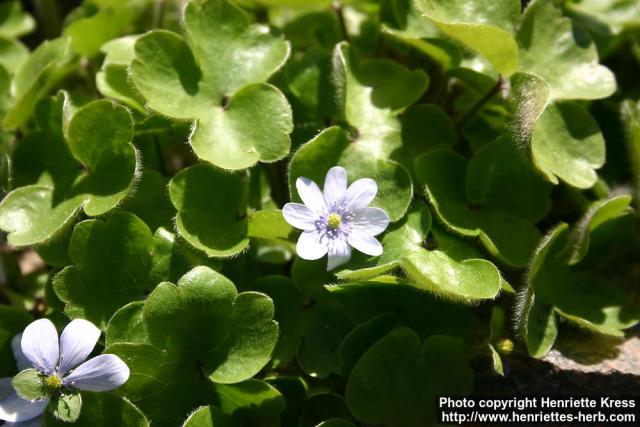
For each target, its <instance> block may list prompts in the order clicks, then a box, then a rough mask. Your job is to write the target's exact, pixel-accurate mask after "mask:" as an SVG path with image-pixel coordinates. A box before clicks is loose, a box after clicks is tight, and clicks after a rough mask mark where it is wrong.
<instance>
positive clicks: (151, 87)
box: [131, 0, 293, 169]
mask: <svg viewBox="0 0 640 427" xmlns="http://www.w3.org/2000/svg"><path fill="white" fill-rule="evenodd" d="M184 30H185V36H186V40H185V39H183V38H182V37H181V36H179V35H178V34H176V33H172V32H169V31H164V30H155V31H151V32H149V33H147V34H145V35H143V36H142V37H140V38H139V39H138V40H137V41H136V43H135V58H134V60H133V62H132V65H131V78H132V81H133V83H134V84H135V86H136V88H137V90H138V91H139V92H140V93H141V94H142V96H143V97H144V98H145V99H146V101H147V105H148V106H149V107H150V108H151V109H153V110H155V111H157V112H159V113H160V114H164V115H167V116H170V117H173V118H176V119H186V120H193V121H194V125H195V126H194V131H193V133H192V135H191V138H190V142H191V145H192V147H193V149H194V151H195V153H196V154H197V155H198V157H200V158H201V159H203V160H207V161H209V162H211V163H213V164H215V165H216V166H219V167H222V168H224V169H243V168H247V167H249V166H252V165H254V164H255V163H257V162H258V161H265V162H273V161H276V160H279V159H281V158H283V157H284V156H285V155H286V154H287V153H288V152H289V146H290V141H289V136H288V135H289V133H291V131H292V130H293V124H292V119H291V108H290V107H289V104H288V102H287V100H286V98H285V97H284V95H282V93H281V92H280V91H279V90H278V89H277V88H275V87H274V86H271V85H269V84H266V83H265V82H266V81H267V79H268V78H269V77H270V76H271V75H272V74H273V73H274V72H275V71H276V70H278V69H279V68H280V67H281V66H282V65H283V63H284V62H285V60H286V59H287V57H288V55H289V45H288V43H287V42H286V41H284V39H283V38H282V37H281V36H278V35H275V34H273V33H272V32H271V31H270V29H269V28H268V27H266V26H264V25H261V24H251V25H250V24H249V21H248V19H247V17H246V16H245V15H244V13H243V12H242V11H241V10H240V9H238V8H237V7H236V6H234V5H232V4H231V3H229V2H228V1H227V0H205V1H197V0H192V1H191V2H189V3H188V4H187V6H186V7H185V9H184ZM240 53H241V54H240Z"/></svg>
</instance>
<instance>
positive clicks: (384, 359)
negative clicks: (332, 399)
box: [346, 327, 473, 426]
mask: <svg viewBox="0 0 640 427" xmlns="http://www.w3.org/2000/svg"><path fill="white" fill-rule="evenodd" d="M468 363H469V360H468V351H467V350H466V349H465V347H464V344H463V343H462V342H461V341H460V340H458V339H455V338H451V337H448V336H445V335H436V336H433V337H430V338H428V339H426V340H425V341H424V343H421V340H420V338H419V337H418V335H416V333H415V332H413V331H412V330H411V329H409V328H405V327H401V328H397V329H395V330H393V331H392V332H390V333H389V334H388V335H386V336H385V337H384V338H382V339H381V340H379V341H378V342H376V343H375V344H374V345H373V346H371V347H370V348H369V350H367V352H366V353H365V354H364V355H363V356H362V358H361V359H360V360H359V361H358V363H357V364H356V366H355V367H354V368H353V371H352V372H351V375H350V376H349V381H348V383H347V391H346V399H347V405H348V406H349V409H350V410H351V412H352V413H353V414H354V415H355V417H356V418H357V419H358V420H359V421H361V422H363V423H366V424H383V425H388V426H406V425H430V424H431V423H432V422H434V421H435V414H436V405H435V402H436V401H435V399H436V396H441V395H444V396H447V395H462V394H465V393H468V392H469V391H470V390H471V386H472V384H473V371H472V370H471V368H470V367H469V365H468Z"/></svg>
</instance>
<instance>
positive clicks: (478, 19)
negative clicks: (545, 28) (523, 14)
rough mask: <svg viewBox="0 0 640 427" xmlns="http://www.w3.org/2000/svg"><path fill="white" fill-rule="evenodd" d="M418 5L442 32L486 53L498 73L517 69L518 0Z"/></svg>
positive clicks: (440, 0) (429, 0)
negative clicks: (516, 30)
mask: <svg viewBox="0 0 640 427" xmlns="http://www.w3.org/2000/svg"><path fill="white" fill-rule="evenodd" d="M416 6H417V8H418V10H419V11H420V12H421V13H422V16H423V17H424V18H426V19H428V20H429V21H430V22H432V23H434V24H435V25H436V27H438V29H439V30H440V31H442V32H443V33H445V34H446V35H448V36H449V37H452V38H453V39H455V40H457V41H459V42H461V43H463V44H465V45H466V46H468V47H470V48H471V49H473V50H474V51H476V52H477V53H479V54H480V55H483V56H484V57H485V58H486V59H487V60H488V61H489V62H491V64H492V65H493V66H494V67H495V69H496V70H497V71H498V72H499V73H501V74H505V75H511V74H513V73H514V72H515V71H516V68H517V66H518V45H517V43H516V40H515V38H514V35H513V33H514V29H515V27H516V23H517V21H518V18H519V16H520V2H519V1H517V0H499V1H492V0H482V1H474V2H468V1H464V0H419V1H417V2H416Z"/></svg>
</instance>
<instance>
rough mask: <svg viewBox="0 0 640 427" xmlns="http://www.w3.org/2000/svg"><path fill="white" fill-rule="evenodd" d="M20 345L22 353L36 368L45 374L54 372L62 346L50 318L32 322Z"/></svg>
mask: <svg viewBox="0 0 640 427" xmlns="http://www.w3.org/2000/svg"><path fill="white" fill-rule="evenodd" d="M20 346H21V348H22V353H24V355H25V357H26V358H27V359H29V361H30V362H31V365H32V366H33V367H34V368H36V369H37V370H39V371H41V372H43V373H45V374H52V373H53V372H54V371H55V369H56V365H57V364H58V358H59V356H60V348H59V346H58V332H57V331H56V327H55V326H53V323H51V321H50V320H49V319H38V320H36V321H35V322H31V323H30V324H29V326H27V327H26V328H25V329H24V332H23V333H22V340H21V343H20Z"/></svg>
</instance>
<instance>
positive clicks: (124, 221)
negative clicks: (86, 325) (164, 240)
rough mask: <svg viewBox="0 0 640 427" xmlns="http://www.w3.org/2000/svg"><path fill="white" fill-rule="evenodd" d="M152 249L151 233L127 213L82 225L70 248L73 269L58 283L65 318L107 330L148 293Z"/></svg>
mask: <svg viewBox="0 0 640 427" xmlns="http://www.w3.org/2000/svg"><path fill="white" fill-rule="evenodd" d="M151 244H152V235H151V231H149V228H148V227H147V226H146V225H145V223H144V222H142V221H141V220H140V219H139V218H137V217H136V216H135V215H132V214H129V213H114V214H112V215H110V216H108V217H107V219H106V221H103V220H100V219H93V220H88V221H83V222H81V223H79V224H78V225H77V226H76V227H75V229H74V230H73V235H72V236H71V242H70V244H69V256H70V257H71V260H72V261H73V263H74V265H72V266H69V267H66V268H65V269H64V270H62V271H61V272H60V273H59V274H58V275H57V276H56V277H55V279H54V289H55V291H56V294H57V295H58V297H59V298H60V299H61V300H62V301H63V302H64V303H65V304H66V306H65V313H66V314H67V315H68V316H69V317H71V318H72V319H77V318H82V319H87V320H89V321H91V322H93V323H94V324H96V325H97V326H98V327H100V328H102V329H105V328H106V326H107V322H108V320H109V318H110V317H111V316H112V315H113V313H115V312H116V311H117V310H118V309H119V308H120V307H122V306H123V305H125V304H127V303H129V302H131V301H135V300H139V299H142V298H143V297H144V295H145V291H146V289H148V288H149V270H150V268H151Z"/></svg>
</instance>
